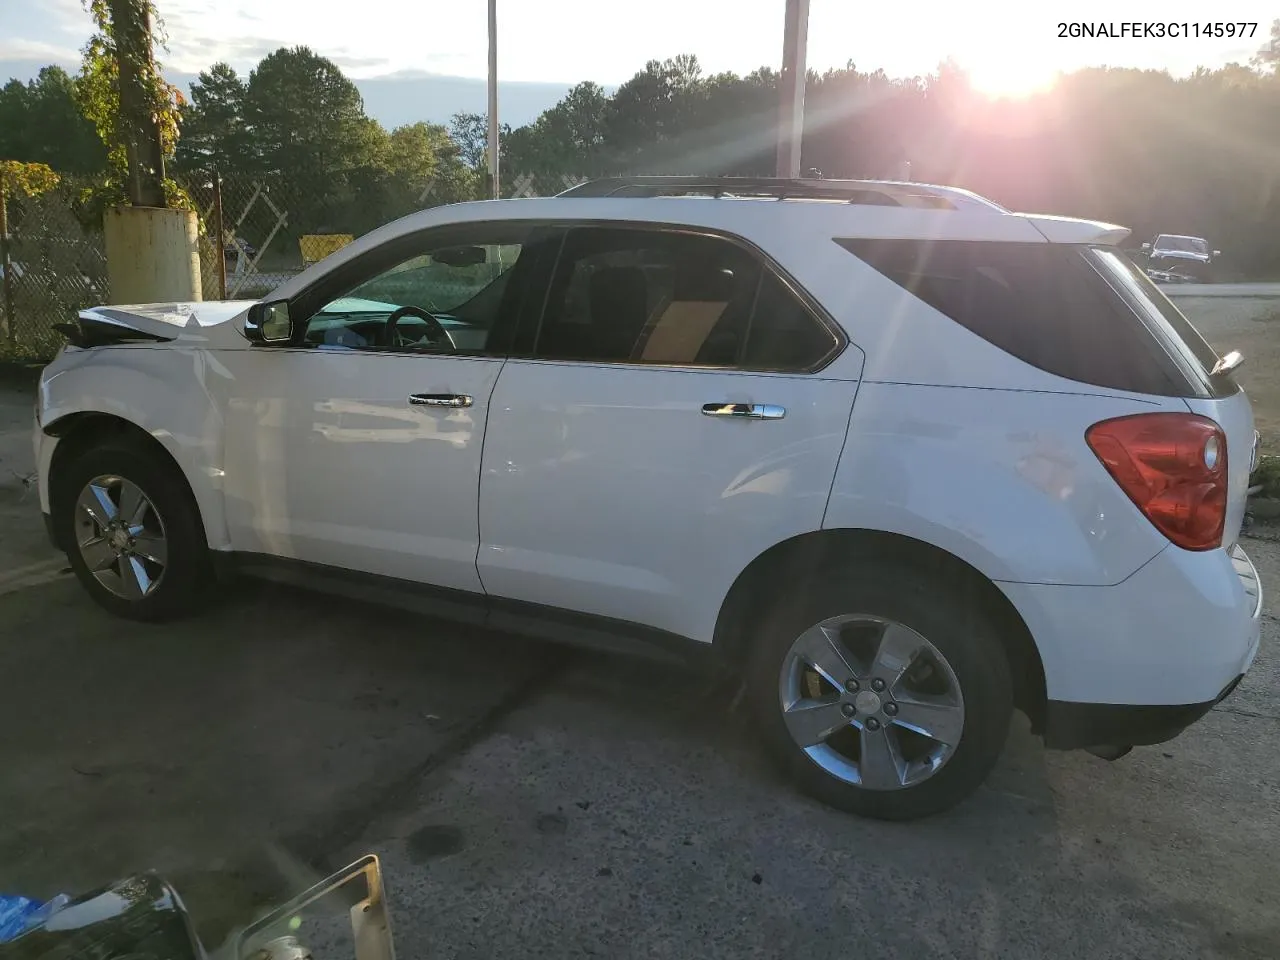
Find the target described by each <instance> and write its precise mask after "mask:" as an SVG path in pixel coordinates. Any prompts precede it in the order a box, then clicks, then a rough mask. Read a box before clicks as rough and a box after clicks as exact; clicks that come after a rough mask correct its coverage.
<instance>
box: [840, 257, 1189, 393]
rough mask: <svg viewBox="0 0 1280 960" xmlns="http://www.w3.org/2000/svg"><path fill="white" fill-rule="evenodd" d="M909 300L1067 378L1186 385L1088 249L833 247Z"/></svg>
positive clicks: (1170, 387) (1137, 389)
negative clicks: (1090, 259)
mask: <svg viewBox="0 0 1280 960" xmlns="http://www.w3.org/2000/svg"><path fill="white" fill-rule="evenodd" d="M836 242H837V243H839V244H840V246H842V247H844V248H845V249H846V250H848V251H849V252H850V253H851V254H853V255H854V256H856V257H857V258H858V259H859V260H861V261H862V262H864V263H866V264H867V265H868V266H870V267H872V268H873V269H875V270H876V271H877V272H879V273H880V274H882V275H883V276H885V277H886V278H887V279H889V280H892V281H893V282H894V283H895V284H897V285H898V286H900V287H902V288H903V289H904V290H905V291H907V292H908V293H909V294H911V295H912V296H914V297H916V298H918V299H919V300H922V301H923V302H925V303H927V304H928V305H929V306H931V307H933V308H934V309H935V310H938V311H939V312H940V313H943V314H945V315H946V316H948V317H950V318H951V319H952V320H954V321H955V322H956V323H959V324H960V325H961V326H963V327H965V328H966V329H967V330H970V331H971V332H973V333H975V334H977V335H978V336H980V337H982V338H983V339H984V340H986V341H987V342H988V343H991V344H993V345H994V346H997V347H999V348H1000V349H1002V350H1004V351H1006V352H1008V353H1011V354H1013V355H1014V356H1015V357H1018V358H1019V359H1020V360H1024V361H1025V362H1027V363H1029V364H1031V365H1032V366H1035V367H1038V368H1039V369H1041V370H1044V371H1045V372H1047V373H1052V374H1055V375H1057V376H1060V377H1065V378H1067V379H1069V380H1075V381H1077V382H1080V383H1087V384H1091V385H1093V386H1098V387H1109V388H1111V389H1115V390H1124V391H1129V392H1134V393H1147V394H1156V395H1161V396H1181V395H1184V394H1186V393H1187V391H1188V389H1189V385H1188V384H1187V382H1186V378H1185V377H1184V376H1182V375H1181V374H1180V373H1179V371H1178V369H1177V367H1176V366H1175V365H1174V364H1173V362H1172V361H1171V360H1170V358H1169V356H1168V354H1167V353H1166V352H1165V351H1164V350H1163V349H1162V347H1161V346H1160V344H1159V343H1158V342H1156V341H1155V340H1154V338H1153V337H1152V335H1151V333H1150V332H1149V331H1148V330H1147V328H1146V326H1145V325H1144V323H1143V322H1142V320H1141V319H1140V318H1139V317H1138V316H1137V315H1136V314H1135V312H1134V311H1133V309H1131V308H1130V306H1129V305H1128V304H1127V303H1126V302H1125V300H1124V299H1123V298H1122V297H1121V296H1119V295H1118V294H1117V292H1116V291H1115V290H1114V289H1113V288H1112V286H1111V285H1110V284H1109V283H1108V282H1107V281H1106V280H1105V279H1104V278H1103V276H1102V274H1101V273H1099V271H1098V269H1096V268H1095V267H1094V266H1093V265H1092V264H1091V263H1090V261H1089V260H1088V256H1089V248H1087V247H1081V246H1074V245H1064V244H1052V243H1005V242H993V241H966V240H863V239H838V240H837V241H836Z"/></svg>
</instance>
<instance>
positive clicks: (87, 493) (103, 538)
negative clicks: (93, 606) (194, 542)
mask: <svg viewBox="0 0 1280 960" xmlns="http://www.w3.org/2000/svg"><path fill="white" fill-rule="evenodd" d="M75 540H76V547H77V549H78V550H79V551H80V558H81V559H82V560H83V561H84V564H85V566H86V567H87V568H88V569H89V572H90V573H91V574H93V577H94V579H95V580H97V581H98V583H100V584H101V585H102V586H103V587H105V588H106V589H107V590H109V591H110V592H111V593H113V594H115V595H116V596H117V597H120V598H122V599H124V600H141V599H143V598H144V597H147V596H148V595H150V594H151V593H152V592H153V591H154V590H155V589H156V587H158V586H159V585H160V582H161V580H163V579H164V572H165V567H166V566H167V565H168V563H169V553H168V544H167V542H166V540H165V532H164V521H163V520H162V519H161V517H160V514H159V513H158V512H157V511H156V508H155V507H154V506H153V505H152V503H151V501H150V500H149V499H147V496H146V494H144V493H143V492H142V490H141V488H139V487H138V485H137V484H136V483H133V482H131V481H129V480H126V479H125V478H124V477H118V476H111V475H106V476H100V477H94V478H93V479H92V480H90V481H89V482H88V483H87V484H85V487H84V489H83V490H81V491H80V496H79V497H77V498H76V509H75Z"/></svg>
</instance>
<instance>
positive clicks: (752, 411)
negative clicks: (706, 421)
mask: <svg viewBox="0 0 1280 960" xmlns="http://www.w3.org/2000/svg"><path fill="white" fill-rule="evenodd" d="M702 414H703V416H706V417H747V418H749V419H752V420H781V419H782V418H783V417H785V416H786V415H787V408H786V407H780V406H778V405H777V404H776V403H704V404H703V405H702Z"/></svg>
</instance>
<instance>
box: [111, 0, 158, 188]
mask: <svg viewBox="0 0 1280 960" xmlns="http://www.w3.org/2000/svg"><path fill="white" fill-rule="evenodd" d="M108 9H109V10H110V13H111V28H112V38H113V39H114V40H115V54H116V64H117V69H118V70H119V77H120V125H121V133H122V135H123V136H122V139H123V140H124V148H125V156H126V158H127V160H128V164H129V178H128V191H127V192H128V195H129V202H130V203H131V204H133V205H134V206H135V207H164V206H167V205H168V204H167V203H166V202H165V195H164V147H163V145H162V143H161V140H160V124H159V123H158V122H157V118H156V110H155V106H156V104H155V103H154V101H155V99H156V85H155V83H154V82H153V78H154V77H156V76H157V73H158V72H157V70H156V63H155V55H154V53H153V51H152V47H151V4H150V2H148V0H108Z"/></svg>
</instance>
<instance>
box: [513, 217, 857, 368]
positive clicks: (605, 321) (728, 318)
mask: <svg viewBox="0 0 1280 960" xmlns="http://www.w3.org/2000/svg"><path fill="white" fill-rule="evenodd" d="M838 347H839V341H838V339H837V338H836V335H835V334H834V333H833V332H832V331H831V330H830V329H829V328H827V327H826V326H825V325H824V324H823V323H822V322H821V321H820V320H819V319H818V318H817V317H816V316H815V315H814V314H813V312H812V311H810V310H809V309H808V307H807V306H806V305H805V304H804V302H803V301H802V300H800V298H799V297H798V296H797V295H796V294H795V293H794V292H793V291H792V290H791V289H790V288H789V287H788V286H787V285H786V284H785V283H784V282H783V281H782V280H781V279H780V278H779V277H778V276H777V275H776V274H774V273H773V272H772V271H771V270H770V269H769V267H768V266H767V265H765V264H764V263H763V262H762V261H761V260H760V259H759V258H757V257H756V256H754V255H753V254H752V253H751V252H749V251H748V250H746V249H744V248H743V247H741V246H739V245H737V244H735V243H732V242H731V241H729V240H727V239H724V238H722V237H718V236H711V235H705V234H692V233H684V232H678V231H668V230H662V229H624V228H611V227H610V228H596V227H581V228H577V229H574V230H571V231H570V232H569V233H568V235H567V236H566V238H565V244H564V248H563V251H562V253H561V256H560V263H559V266H558V268H557V270H556V272H555V277H554V279H553V281H552V284H551V289H550V291H549V294H548V297H547V303H546V309H545V312H544V314H543V318H542V324H541V329H540V331H539V333H538V338H537V344H536V347H535V350H534V355H535V356H536V357H538V358H539V359H545V360H580V361H585V362H594V363H627V364H654V365H665V366H696V367H727V368H735V369H742V370H758V371H766V370H768V371H772V370H776V371H787V372H791V371H797V372H799V371H808V370H812V369H815V368H817V367H818V366H820V365H821V364H822V363H824V362H825V361H826V360H827V359H829V358H830V357H831V356H832V355H833V354H834V353H835V351H836V349H837V348H838Z"/></svg>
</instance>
